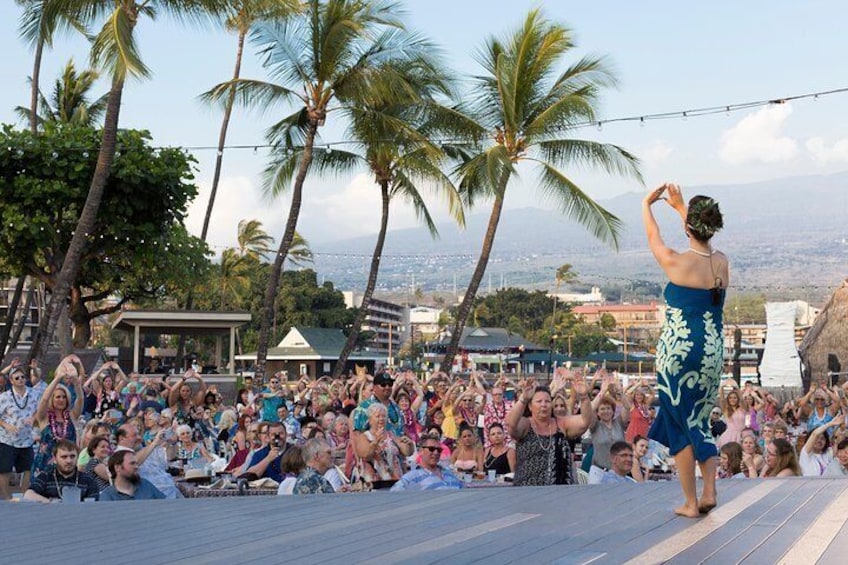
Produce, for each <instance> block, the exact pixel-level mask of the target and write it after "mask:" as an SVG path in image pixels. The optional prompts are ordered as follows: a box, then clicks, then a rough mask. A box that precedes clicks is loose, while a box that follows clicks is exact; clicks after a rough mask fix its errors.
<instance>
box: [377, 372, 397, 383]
mask: <svg viewBox="0 0 848 565" xmlns="http://www.w3.org/2000/svg"><path fill="white" fill-rule="evenodd" d="M374 384H375V385H392V384H395V380H394V379H393V378H392V376H391V375H390V374H389V373H378V374H377V375H376V376H375V377H374Z"/></svg>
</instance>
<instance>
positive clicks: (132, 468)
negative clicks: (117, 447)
mask: <svg viewBox="0 0 848 565" xmlns="http://www.w3.org/2000/svg"><path fill="white" fill-rule="evenodd" d="M109 474H110V475H111V476H112V483H113V484H112V486H110V487H108V488H107V489H106V490H104V491H103V492H101V493H100V501H101V502H103V501H107V502H118V501H122V500H153V499H160V498H165V495H164V494H162V491H160V490H159V489H158V488H156V487H155V486H153V483H151V482H150V481H148V480H147V479H142V478H141V476H140V475H139V474H138V460H137V459H136V456H135V453H133V452H132V451H126V450H121V451H116V452H115V453H114V454H113V455H112V457H110V458H109Z"/></svg>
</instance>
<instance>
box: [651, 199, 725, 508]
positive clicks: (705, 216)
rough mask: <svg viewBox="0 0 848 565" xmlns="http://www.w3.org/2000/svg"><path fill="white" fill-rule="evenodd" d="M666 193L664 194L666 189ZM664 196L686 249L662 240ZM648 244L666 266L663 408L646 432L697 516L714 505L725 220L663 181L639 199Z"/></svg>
mask: <svg viewBox="0 0 848 565" xmlns="http://www.w3.org/2000/svg"><path fill="white" fill-rule="evenodd" d="M663 194H665V196H663ZM658 200H665V201H666V202H667V203H668V204H669V205H670V206H671V207H672V208H673V209H674V210H675V211H677V212H678V213H679V214H680V216H681V217H682V218H683V223H684V230H685V231H686V235H687V236H688V237H689V248H688V249H687V250H686V251H683V252H682V253H678V252H677V251H674V250H673V249H671V248H669V247H666V245H665V243H663V239H662V236H660V228H659V226H658V225H657V222H656V220H655V219H654V214H653V212H652V211H651V206H652V205H653V204H654V203H655V202H657V201H658ZM642 219H643V221H644V223H645V230H646V232H647V236H648V245H649V246H650V248H651V252H652V253H653V254H654V258H655V259H656V260H657V263H659V265H660V267H662V269H663V271H665V274H666V276H668V278H669V283H668V285H667V286H666V288H665V293H664V294H665V299H666V303H667V304H668V308H667V310H666V315H665V323H664V324H663V330H662V334H661V335H660V341H659V344H658V345H657V360H656V366H657V390H658V392H659V399H660V406H661V408H660V411H659V414H658V416H657V419H656V420H655V421H654V423H653V424H652V426H651V430H650V432H649V433H648V437H650V438H651V439H654V440H656V441H658V442H660V443H662V444H663V445H666V446H668V448H669V450H670V452H671V454H672V455H673V456H674V461H675V463H676V464H677V469H678V472H679V474H680V486H681V487H682V489H683V494H684V497H685V499H686V500H685V502H684V504H683V505H682V506H678V507H677V508H675V509H674V512H675V513H676V514H679V515H681V516H687V517H690V518H695V517H697V516H698V515H699V513H706V512H709V511H710V510H711V509H712V508H714V507H715V505H716V492H715V479H716V456H717V454H718V451H717V449H716V444H715V440H714V439H713V436H712V433H711V432H710V411H711V410H712V408H713V405H714V403H715V397H716V392H717V388H718V384H719V378H720V375H721V368H722V349H723V342H724V338H723V335H722V329H723V326H722V306H723V305H724V297H725V290H726V289H727V285H728V281H729V266H728V261H727V257H725V256H724V254H722V253H719V252H717V251H715V250H713V248H712V246H711V245H710V240H711V239H712V236H713V235H714V234H715V233H716V232H717V231H718V230H720V229H721V228H722V227H723V226H724V221H723V219H722V216H721V211H720V210H719V207H718V203H717V202H716V201H715V200H713V199H712V198H707V197H706V196H695V197H693V198H692V199H691V200H690V201H689V206H688V208H687V206H686V204H685V203H684V202H683V196H682V194H681V192H680V188H679V187H678V186H677V185H674V184H664V185H662V186H661V187H659V188H658V189H656V190H654V191H653V192H651V193H649V194H648V195H647V196H646V197H645V199H644V200H643V201H642ZM696 460H697V461H698V464H699V465H700V467H701V474H702V476H703V477H704V490H703V493H702V494H701V499H700V500H698V498H697V490H696V485H695V461H696Z"/></svg>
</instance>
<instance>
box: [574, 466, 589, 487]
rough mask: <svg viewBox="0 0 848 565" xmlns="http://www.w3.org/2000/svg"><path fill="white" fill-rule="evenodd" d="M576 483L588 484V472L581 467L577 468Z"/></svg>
mask: <svg viewBox="0 0 848 565" xmlns="http://www.w3.org/2000/svg"><path fill="white" fill-rule="evenodd" d="M577 484H578V485H588V484H589V473H587V472H586V471H584V470H583V469H577Z"/></svg>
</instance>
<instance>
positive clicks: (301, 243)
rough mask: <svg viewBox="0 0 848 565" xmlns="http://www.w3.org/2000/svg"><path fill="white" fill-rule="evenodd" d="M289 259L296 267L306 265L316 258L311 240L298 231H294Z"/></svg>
mask: <svg viewBox="0 0 848 565" xmlns="http://www.w3.org/2000/svg"><path fill="white" fill-rule="evenodd" d="M287 259H288V262H289V263H290V264H291V265H293V266H295V267H305V266H306V264H307V263H312V262H313V260H314V259H315V257H314V255H313V254H312V249H311V248H310V247H309V242H308V241H307V240H306V238H304V237H303V236H302V235H300V234H299V233H298V232H294V237H293V238H292V243H291V247H289V255H288V257H287Z"/></svg>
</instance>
